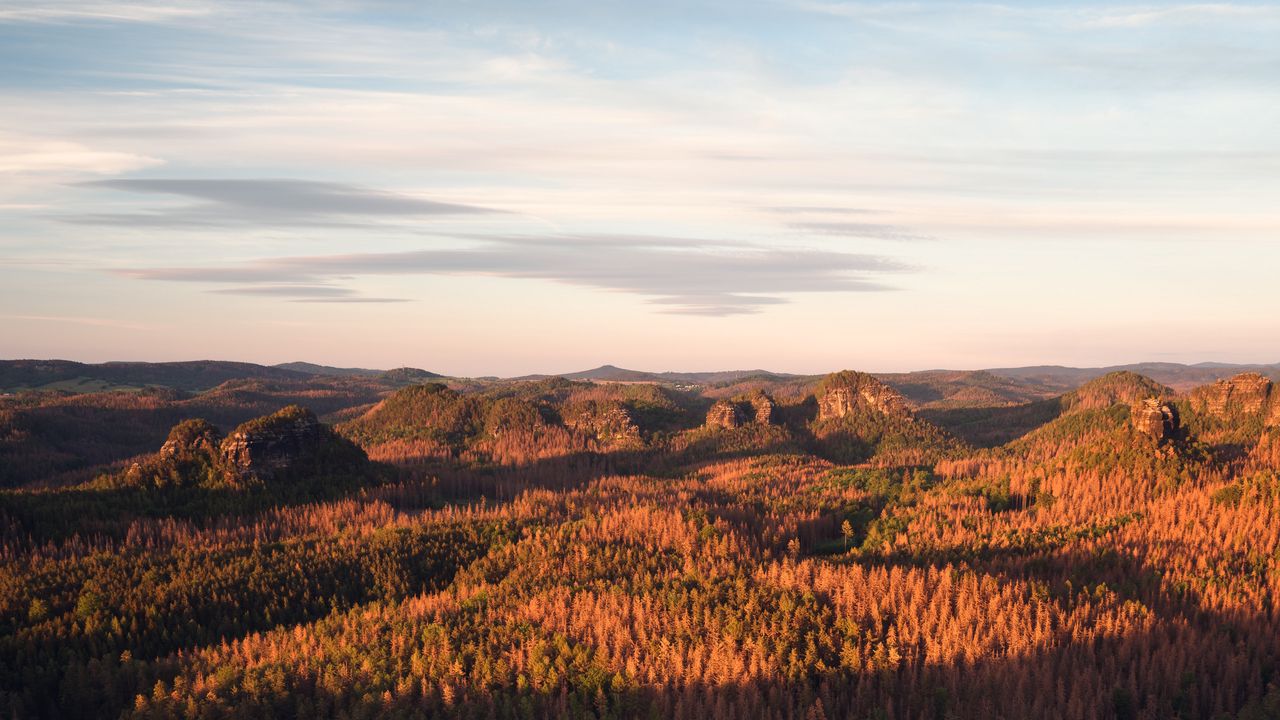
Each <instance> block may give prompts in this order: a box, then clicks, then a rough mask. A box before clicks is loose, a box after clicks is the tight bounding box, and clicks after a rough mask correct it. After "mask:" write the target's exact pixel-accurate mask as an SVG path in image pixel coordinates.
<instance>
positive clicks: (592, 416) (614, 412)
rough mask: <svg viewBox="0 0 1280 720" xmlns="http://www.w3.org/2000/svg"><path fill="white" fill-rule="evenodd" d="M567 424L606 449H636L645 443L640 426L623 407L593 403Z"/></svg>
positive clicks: (569, 419) (567, 420) (572, 417)
mask: <svg viewBox="0 0 1280 720" xmlns="http://www.w3.org/2000/svg"><path fill="white" fill-rule="evenodd" d="M565 424H566V425H568V426H569V427H570V428H571V429H572V430H574V431H575V432H578V433H581V434H584V435H586V436H587V437H589V438H591V439H593V440H595V441H596V442H599V443H601V444H603V445H604V446H606V447H612V448H617V447H634V446H638V445H642V444H643V442H644V441H643V440H642V439H641V437H640V426H639V425H637V424H636V421H635V418H633V417H632V416H631V412H630V411H629V410H627V408H626V407H624V406H622V405H615V404H612V403H600V404H597V403H592V404H591V406H590V407H588V408H586V409H584V410H580V411H579V412H578V413H576V414H573V415H572V416H571V417H567V418H565Z"/></svg>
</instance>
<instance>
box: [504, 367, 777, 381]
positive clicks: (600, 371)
mask: <svg viewBox="0 0 1280 720" xmlns="http://www.w3.org/2000/svg"><path fill="white" fill-rule="evenodd" d="M550 377H562V378H565V379H568V380H593V381H596V382H657V383H672V384H677V385H715V384H719V383H729V382H737V381H739V380H742V379H745V378H749V377H762V378H773V379H779V380H781V379H786V378H793V377H798V376H796V375H790V374H788V373H775V372H770V371H768V370H715V371H710V372H669V371H668V372H647V371H644V370H628V369H626V368H620V367H617V366H616V365H601V366H600V367H598V368H592V369H590V370H580V371H578V372H571V373H563V374H560V375H526V376H524V377H519V378H512V379H514V380H542V379H545V378H550Z"/></svg>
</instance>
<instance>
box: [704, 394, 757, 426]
mask: <svg viewBox="0 0 1280 720" xmlns="http://www.w3.org/2000/svg"><path fill="white" fill-rule="evenodd" d="M746 424H747V413H746V412H744V410H743V406H742V403H736V402H734V401H732V400H717V401H716V402H715V404H714V405H712V406H711V409H710V410H708V411H707V427H711V428H723V429H725V430H732V429H734V428H738V427H742V426H743V425H746Z"/></svg>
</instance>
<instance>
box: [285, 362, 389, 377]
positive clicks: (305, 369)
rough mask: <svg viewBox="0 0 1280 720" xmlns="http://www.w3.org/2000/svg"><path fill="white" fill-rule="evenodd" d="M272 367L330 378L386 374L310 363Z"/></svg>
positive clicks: (363, 369)
mask: <svg viewBox="0 0 1280 720" xmlns="http://www.w3.org/2000/svg"><path fill="white" fill-rule="evenodd" d="M272 367H277V368H280V369H281V370H292V371H294V372H301V373H306V374H308V375H330V376H344V375H353V376H355V377H377V376H379V375H381V374H382V373H383V372H384V371H382V370H371V369H369V368H341V367H332V366H330V365H317V364H315V363H309V362H288V363H280V364H279V365H272Z"/></svg>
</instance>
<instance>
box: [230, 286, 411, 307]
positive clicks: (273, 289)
mask: <svg viewBox="0 0 1280 720" xmlns="http://www.w3.org/2000/svg"><path fill="white" fill-rule="evenodd" d="M208 292H210V293H213V294H215V295H246V296H249V297H275V298H284V299H291V300H292V301H293V302H326V303H396V302H412V301H411V300H409V299H408V298H392V297H366V296H363V295H358V294H357V293H356V291H355V290H352V289H351V288H345V287H339V286H337V285H249V286H246V287H229V288H218V289H215V290H209V291H208Z"/></svg>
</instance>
